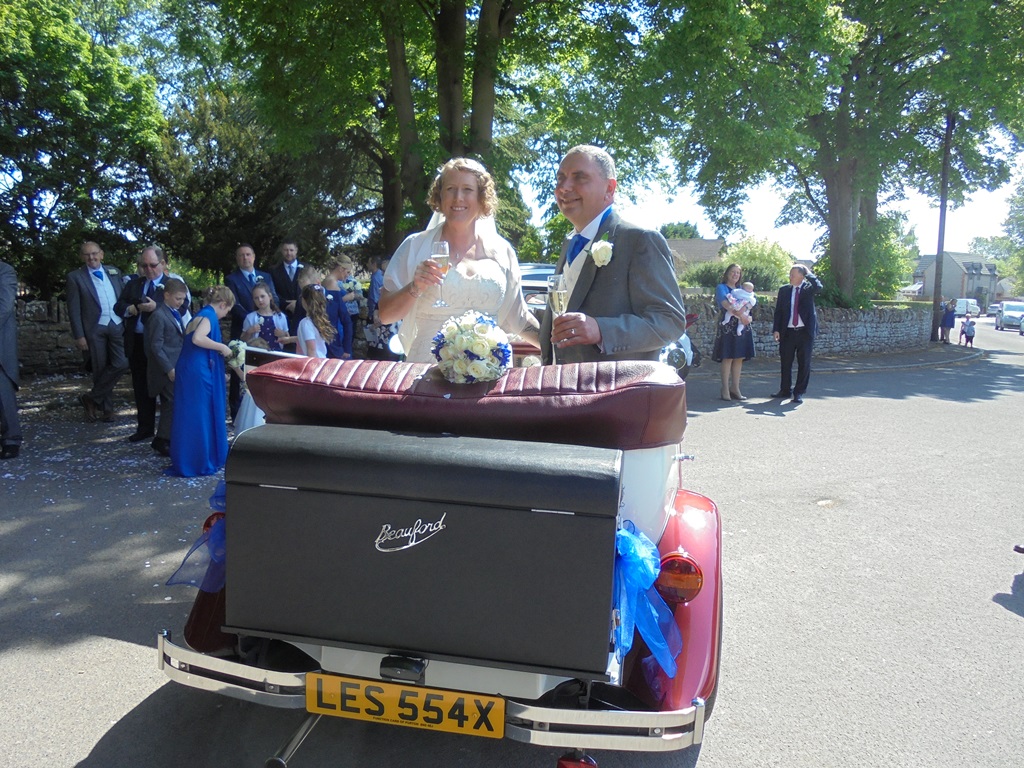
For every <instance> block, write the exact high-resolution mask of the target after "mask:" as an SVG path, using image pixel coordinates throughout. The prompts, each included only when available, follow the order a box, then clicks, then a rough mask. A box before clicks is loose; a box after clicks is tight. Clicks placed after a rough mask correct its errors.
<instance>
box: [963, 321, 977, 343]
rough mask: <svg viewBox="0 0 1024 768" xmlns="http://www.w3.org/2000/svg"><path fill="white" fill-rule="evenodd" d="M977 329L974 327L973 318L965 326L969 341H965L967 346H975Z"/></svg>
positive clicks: (965, 333) (965, 334)
mask: <svg viewBox="0 0 1024 768" xmlns="http://www.w3.org/2000/svg"><path fill="white" fill-rule="evenodd" d="M976 330H977V329H976V328H975V327H974V321H973V320H971V321H970V322H969V323H967V327H966V328H964V336H965V337H966V338H967V341H966V342H965V344H964V346H967V347H973V346H974V334H975V331H976Z"/></svg>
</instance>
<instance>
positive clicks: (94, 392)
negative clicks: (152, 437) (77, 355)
mask: <svg viewBox="0 0 1024 768" xmlns="http://www.w3.org/2000/svg"><path fill="white" fill-rule="evenodd" d="M79 255H80V256H81V257H82V261H83V265H82V266H81V267H80V268H79V269H76V270H75V271H74V272H71V273H70V274H68V280H67V302H68V317H69V320H70V321H71V335H72V336H73V337H74V339H75V345H76V346H77V347H78V348H79V349H80V350H81V351H83V352H88V353H89V359H90V361H91V363H92V389H91V390H90V391H89V392H88V393H86V394H83V395H81V396H80V397H79V401H80V402H81V403H82V406H83V407H84V408H85V418H86V419H87V420H88V421H96V419H97V418H100V419H102V420H103V421H107V422H109V421H113V420H114V401H113V398H112V396H111V393H112V392H113V391H114V387H115V386H117V380H118V379H120V378H121V375H122V374H123V373H124V372H125V371H126V370H127V369H128V361H127V359H126V358H125V355H124V323H123V321H122V320H121V318H120V317H118V315H117V312H116V311H115V309H114V305H115V304H117V300H118V299H119V298H120V297H121V285H122V283H121V271H120V270H119V269H117V268H115V267H104V266H103V249H101V248H100V247H99V245H98V244H96V243H94V242H92V241H90V242H87V243H83V244H82V247H81V248H80V249H79Z"/></svg>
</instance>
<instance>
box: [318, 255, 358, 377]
mask: <svg viewBox="0 0 1024 768" xmlns="http://www.w3.org/2000/svg"><path fill="white" fill-rule="evenodd" d="M346 263H351V262H350V261H349V260H348V259H347V258H344V259H342V258H339V257H337V256H335V257H332V258H331V259H329V260H328V262H327V272H326V273H325V274H324V278H323V280H322V281H321V285H323V287H324V290H326V291H327V299H328V301H327V316H328V317H329V318H330V320H331V324H332V325H333V326H334V327H335V329H336V330H337V332H338V333H337V335H336V336H335V337H334V339H332V340H331V341H330V342H328V344H327V356H328V357H330V358H334V359H336V360H347V359H349V358H351V357H352V340H353V338H354V336H353V334H354V324H353V321H352V315H351V314H349V311H348V307H347V306H346V304H345V296H347V295H348V294H349V292H348V291H346V290H345V288H344V286H343V285H342V284H341V283H340V282H339V280H340V279H341V278H342V277H343V276H344V275H345V273H346V269H347V268H346Z"/></svg>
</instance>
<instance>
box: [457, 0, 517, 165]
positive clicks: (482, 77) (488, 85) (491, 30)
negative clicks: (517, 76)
mask: <svg viewBox="0 0 1024 768" xmlns="http://www.w3.org/2000/svg"><path fill="white" fill-rule="evenodd" d="M521 11H522V7H521V6H520V5H519V3H516V2H507V0H483V2H482V3H481V5H480V19H479V21H478V22H477V33H476V50H475V52H474V57H473V94H472V97H473V111H472V114H471V115H470V122H469V151H470V152H472V153H474V154H476V155H477V156H479V157H483V158H486V157H488V156H489V155H490V152H491V142H492V141H493V138H494V133H493V132H494V105H495V94H494V84H495V82H496V81H497V73H498V56H499V54H500V53H501V43H502V41H503V40H504V39H505V38H507V37H508V36H509V35H511V34H512V30H513V28H514V27H515V23H516V17H517V16H518V15H519V14H520V12H521Z"/></svg>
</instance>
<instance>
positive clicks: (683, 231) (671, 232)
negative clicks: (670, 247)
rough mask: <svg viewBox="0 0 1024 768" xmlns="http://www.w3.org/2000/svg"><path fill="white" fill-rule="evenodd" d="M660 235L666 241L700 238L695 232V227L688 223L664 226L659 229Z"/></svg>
mask: <svg viewBox="0 0 1024 768" xmlns="http://www.w3.org/2000/svg"><path fill="white" fill-rule="evenodd" d="M661 234H662V236H663V237H664V238H665V239H666V240H677V239H679V240H686V239H689V238H694V237H700V233H699V232H698V231H697V225H696V224H691V223H690V222H688V221H683V222H676V223H674V224H665V225H664V226H662V228H661Z"/></svg>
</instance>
